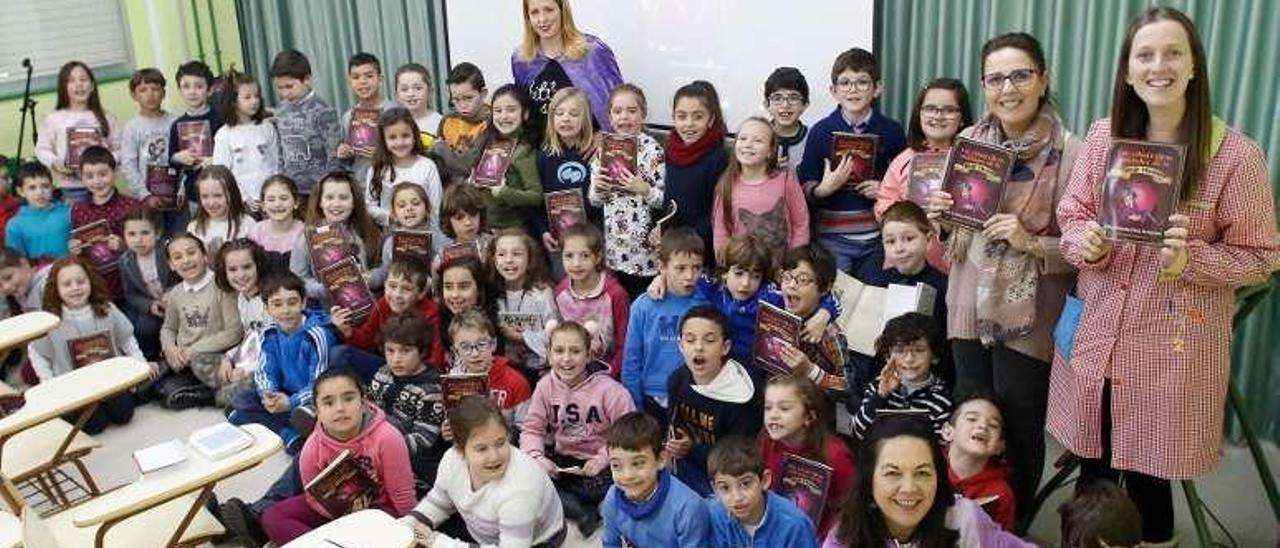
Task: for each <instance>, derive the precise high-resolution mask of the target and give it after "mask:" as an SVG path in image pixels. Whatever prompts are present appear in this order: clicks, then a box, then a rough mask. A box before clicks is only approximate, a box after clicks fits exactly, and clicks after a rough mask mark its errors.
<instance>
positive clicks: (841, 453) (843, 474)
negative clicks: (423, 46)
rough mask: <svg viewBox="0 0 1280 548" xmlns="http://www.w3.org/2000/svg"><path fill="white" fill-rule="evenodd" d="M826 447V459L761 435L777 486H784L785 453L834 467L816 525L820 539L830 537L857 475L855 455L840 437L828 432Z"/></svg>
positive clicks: (762, 446)
mask: <svg viewBox="0 0 1280 548" xmlns="http://www.w3.org/2000/svg"><path fill="white" fill-rule="evenodd" d="M825 449H826V450H825V453H826V458H822V455H812V454H809V453H808V452H807V451H805V450H804V449H803V448H800V447H792V446H790V445H787V444H785V443H783V442H778V441H773V440H772V439H770V438H769V436H768V435H761V436H760V452H761V453H762V454H763V455H764V463H765V467H766V468H767V469H768V470H769V475H771V476H773V485H774V486H775V487H776V486H778V485H782V457H783V455H787V454H792V455H798V456H801V457H804V458H807V459H812V460H816V461H818V462H821V463H824V464H826V465H827V466H830V467H831V485H830V486H829V487H828V488H827V503H826V506H824V507H823V508H822V523H815V524H814V525H815V528H816V529H817V530H818V538H819V539H824V538H827V532H828V531H829V530H830V529H831V528H832V527H833V526H835V524H836V520H837V519H839V516H840V506H841V504H842V503H843V501H844V499H845V497H846V496H848V494H849V492H850V491H852V490H853V483H854V482H855V481H856V480H857V477H858V475H857V473H856V471H855V470H854V467H853V454H852V453H850V452H849V447H848V446H846V445H845V444H844V442H843V441H840V438H838V437H836V436H833V435H831V434H827V443H826V448H825Z"/></svg>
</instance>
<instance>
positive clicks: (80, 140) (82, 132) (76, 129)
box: [62, 126, 102, 172]
mask: <svg viewBox="0 0 1280 548" xmlns="http://www.w3.org/2000/svg"><path fill="white" fill-rule="evenodd" d="M101 144H102V134H101V133H99V132H98V128H96V127H93V126H71V127H68V128H67V156H66V158H63V160H62V163H63V164H64V165H66V166H67V169H69V170H71V171H75V172H79V171H80V155H81V154H84V151H85V150H86V149H88V148H89V147H91V146H94V145H101Z"/></svg>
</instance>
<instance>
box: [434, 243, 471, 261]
mask: <svg viewBox="0 0 1280 548" xmlns="http://www.w3.org/2000/svg"><path fill="white" fill-rule="evenodd" d="M468 255H469V256H472V257H476V258H479V257H480V252H479V251H477V250H476V246H475V244H465V243H452V244H449V245H446V246H444V249H441V250H440V264H445V263H448V262H450V261H453V260H454V259H457V258H459V257H466V256H468Z"/></svg>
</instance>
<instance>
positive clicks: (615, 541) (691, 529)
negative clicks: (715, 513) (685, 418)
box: [601, 412, 711, 548]
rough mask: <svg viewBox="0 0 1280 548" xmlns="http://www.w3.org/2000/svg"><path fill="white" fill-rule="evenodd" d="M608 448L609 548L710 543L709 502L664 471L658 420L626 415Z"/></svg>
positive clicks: (615, 428)
mask: <svg viewBox="0 0 1280 548" xmlns="http://www.w3.org/2000/svg"><path fill="white" fill-rule="evenodd" d="M605 446H606V447H608V451H609V470H610V472H611V473H612V475H613V482H614V485H613V487H610V488H609V492H608V493H607V494H605V497H604V505H603V508H602V510H601V512H602V513H603V514H604V535H603V536H604V539H603V540H604V546H605V547H606V548H621V547H622V546H624V545H625V546H680V547H684V546H706V545H707V543H708V542H710V540H711V535H710V533H711V523H710V522H711V520H710V517H711V516H710V514H709V513H708V511H707V510H708V509H707V504H706V501H704V500H703V499H702V497H700V496H699V495H698V493H695V492H694V491H693V490H692V489H690V488H688V487H687V486H685V484H684V483H683V482H681V481H680V479H679V478H676V477H675V476H674V475H673V474H672V473H671V472H669V471H667V470H665V469H664V462H665V461H666V459H665V456H664V455H663V451H664V449H663V433H662V425H660V424H658V421H657V419H654V418H653V417H652V416H650V415H647V414H644V413H640V412H634V413H627V414H626V415H623V416H622V417H621V418H619V419H618V420H617V421H614V423H613V426H611V427H609V436H608V438H607V439H606V440H605ZM624 543H625V544H624Z"/></svg>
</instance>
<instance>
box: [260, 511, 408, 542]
mask: <svg viewBox="0 0 1280 548" xmlns="http://www.w3.org/2000/svg"><path fill="white" fill-rule="evenodd" d="M415 542H416V541H415V540H414V538H413V530H412V529H410V528H408V527H405V526H404V525H401V524H400V523H399V522H397V521H396V519H395V518H393V517H391V516H390V515H389V514H387V513H386V512H383V511H382V510H361V511H359V512H356V513H354V514H347V515H345V516H343V517H341V518H339V519H336V520H333V521H331V522H329V523H326V524H324V525H323V526H321V527H320V528H318V529H315V530H313V531H311V532H310V533H307V534H305V535H303V536H300V537H298V538H296V539H294V540H293V542H290V543H289V544H286V545H284V548H313V547H314V548H320V547H325V548H410V547H411V546H413V545H414V544H415Z"/></svg>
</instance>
